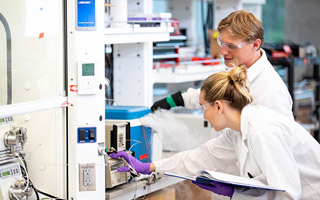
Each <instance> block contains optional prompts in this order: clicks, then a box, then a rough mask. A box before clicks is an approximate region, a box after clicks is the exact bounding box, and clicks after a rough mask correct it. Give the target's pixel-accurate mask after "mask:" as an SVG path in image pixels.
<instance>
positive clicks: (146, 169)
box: [109, 151, 151, 174]
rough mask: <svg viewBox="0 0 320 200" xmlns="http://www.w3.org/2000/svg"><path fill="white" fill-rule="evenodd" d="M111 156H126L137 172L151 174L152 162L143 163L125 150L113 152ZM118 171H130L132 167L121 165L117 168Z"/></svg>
mask: <svg viewBox="0 0 320 200" xmlns="http://www.w3.org/2000/svg"><path fill="white" fill-rule="evenodd" d="M109 156H110V157H111V158H119V157H122V158H124V159H125V160H126V161H127V163H128V164H129V165H131V166H132V167H133V168H134V170H136V172H138V173H141V174H151V172H150V164H151V163H143V162H141V161H139V160H138V159H136V158H135V157H133V156H131V155H129V154H127V153H126V152H124V151H119V152H118V153H111V154H110V155H109ZM117 171H118V172H130V169H129V167H128V166H125V167H120V168H118V169H117Z"/></svg>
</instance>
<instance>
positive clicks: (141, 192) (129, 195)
mask: <svg viewBox="0 0 320 200" xmlns="http://www.w3.org/2000/svg"><path fill="white" fill-rule="evenodd" d="M182 181H183V179H180V178H174V177H167V176H164V177H161V178H159V179H157V180H156V181H155V182H154V183H151V184H148V182H147V181H133V182H130V183H126V184H123V185H119V186H117V187H115V188H112V189H107V190H106V199H110V200H124V199H134V198H138V197H143V196H145V195H147V194H149V193H152V192H155V191H158V190H160V189H163V188H166V187H169V186H171V185H174V184H176V183H179V182H182Z"/></svg>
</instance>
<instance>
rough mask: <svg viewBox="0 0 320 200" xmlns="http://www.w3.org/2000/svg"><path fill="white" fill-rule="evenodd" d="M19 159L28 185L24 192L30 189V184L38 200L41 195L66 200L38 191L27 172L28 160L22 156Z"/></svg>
mask: <svg viewBox="0 0 320 200" xmlns="http://www.w3.org/2000/svg"><path fill="white" fill-rule="evenodd" d="M18 157H19V160H20V161H21V163H22V164H23V165H24V166H21V165H20V167H21V169H22V170H23V173H24V174H23V175H24V179H27V185H26V187H25V189H24V190H23V191H25V190H26V189H27V188H28V187H29V184H30V187H31V188H32V189H33V190H34V192H35V194H36V196H37V200H39V199H40V198H39V193H40V194H43V195H45V196H47V197H50V198H54V199H56V200H64V199H61V198H58V197H55V196H53V195H50V194H48V193H45V192H42V191H41V190H38V189H37V188H36V187H35V186H34V184H33V183H32V181H31V180H30V178H29V175H28V172H27V171H26V170H27V162H26V159H24V158H21V157H20V156H18ZM12 194H13V193H12Z"/></svg>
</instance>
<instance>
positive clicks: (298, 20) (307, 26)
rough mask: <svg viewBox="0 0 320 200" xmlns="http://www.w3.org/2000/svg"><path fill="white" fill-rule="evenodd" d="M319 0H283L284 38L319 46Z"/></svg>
mask: <svg viewBox="0 0 320 200" xmlns="http://www.w3.org/2000/svg"><path fill="white" fill-rule="evenodd" d="M319 10H320V1H319V0H304V1H301V0H286V1H285V39H286V40H290V41H294V42H311V43H312V44H315V45H317V46H320V37H319V32H320V13H319Z"/></svg>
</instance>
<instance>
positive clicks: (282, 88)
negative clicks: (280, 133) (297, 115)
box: [182, 50, 293, 119]
mask: <svg viewBox="0 0 320 200" xmlns="http://www.w3.org/2000/svg"><path fill="white" fill-rule="evenodd" d="M261 53H262V56H261V57H260V58H259V59H258V60H257V61H256V62H255V63H254V64H253V65H251V66H250V67H249V69H248V73H247V76H248V81H247V86H248V87H249V89H250V95H251V96H252V98H253V102H252V104H258V105H263V106H266V107H268V108H270V109H272V110H275V111H276V112H279V113H281V114H283V115H284V116H288V117H291V118H292V119H293V113H292V98H291V96H290V93H289V91H288V89H287V87H286V85H285V83H284V82H283V80H282V79H281V78H280V76H279V75H278V74H277V72H276V71H275V70H274V68H273V67H272V65H271V63H270V62H269V61H268V59H267V56H266V53H265V51H264V50H261ZM199 95H200V89H197V90H196V89H193V88H189V89H188V90H187V91H186V92H184V93H182V98H183V101H184V105H185V107H186V108H189V109H199V108H200V107H199Z"/></svg>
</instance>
